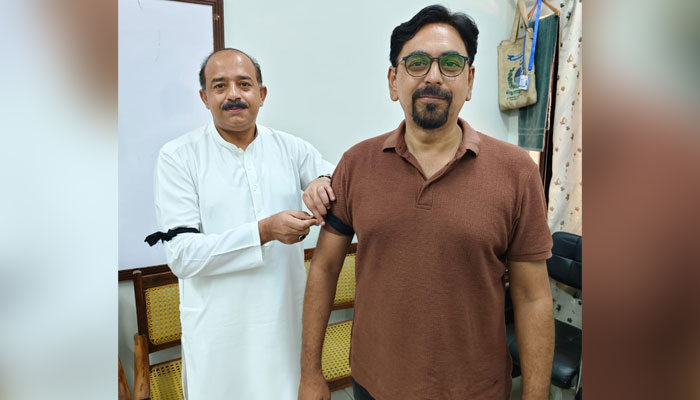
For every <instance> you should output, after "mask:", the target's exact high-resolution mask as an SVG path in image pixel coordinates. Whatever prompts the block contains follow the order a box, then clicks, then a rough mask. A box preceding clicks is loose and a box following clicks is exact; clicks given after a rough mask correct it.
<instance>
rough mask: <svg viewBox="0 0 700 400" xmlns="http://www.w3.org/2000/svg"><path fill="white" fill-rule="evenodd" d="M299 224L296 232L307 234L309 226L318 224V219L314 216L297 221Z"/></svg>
mask: <svg viewBox="0 0 700 400" xmlns="http://www.w3.org/2000/svg"><path fill="white" fill-rule="evenodd" d="M299 224H300V225H299V226H298V232H299V234H300V235H308V234H309V228H310V227H311V226H313V225H316V224H318V220H317V219H316V218H312V219H307V220H304V221H299Z"/></svg>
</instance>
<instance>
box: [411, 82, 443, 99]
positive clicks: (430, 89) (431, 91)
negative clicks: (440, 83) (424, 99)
mask: <svg viewBox="0 0 700 400" xmlns="http://www.w3.org/2000/svg"><path fill="white" fill-rule="evenodd" d="M421 96H435V97H439V98H441V99H444V100H447V101H451V100H452V93H450V92H448V91H447V90H440V88H438V87H437V86H426V87H424V88H422V89H416V91H415V92H413V96H412V97H413V101H416V99H418V98H419V97H421Z"/></svg>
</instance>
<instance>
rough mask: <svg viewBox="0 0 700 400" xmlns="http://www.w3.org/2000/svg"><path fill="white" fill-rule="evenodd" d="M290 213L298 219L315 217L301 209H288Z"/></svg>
mask: <svg viewBox="0 0 700 400" xmlns="http://www.w3.org/2000/svg"><path fill="white" fill-rule="evenodd" d="M288 213H289V215H291V216H292V217H294V218H296V219H300V220H307V219H309V218H313V216H311V215H309V213H307V212H306V211H300V210H289V211H288Z"/></svg>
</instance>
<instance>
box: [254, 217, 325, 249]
mask: <svg viewBox="0 0 700 400" xmlns="http://www.w3.org/2000/svg"><path fill="white" fill-rule="evenodd" d="M316 224H318V221H317V220H316V219H314V218H313V217H312V216H311V215H309V214H307V213H305V212H304V211H295V210H290V211H282V212H280V213H277V214H275V215H272V216H269V217H267V218H265V219H262V220H260V221H258V231H259V232H260V243H261V244H265V243H267V242H269V241H271V240H279V241H280V242H282V243H285V244H294V243H298V242H301V241H302V240H304V238H305V237H306V235H308V234H309V227H311V225H316Z"/></svg>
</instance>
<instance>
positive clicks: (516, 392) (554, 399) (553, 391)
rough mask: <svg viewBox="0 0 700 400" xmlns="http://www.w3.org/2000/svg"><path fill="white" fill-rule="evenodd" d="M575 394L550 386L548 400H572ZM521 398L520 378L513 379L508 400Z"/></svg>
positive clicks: (570, 390) (521, 386)
mask: <svg viewBox="0 0 700 400" xmlns="http://www.w3.org/2000/svg"><path fill="white" fill-rule="evenodd" d="M575 396H576V392H574V390H573V389H566V390H564V389H560V388H558V387H556V386H551V387H550V391H549V399H550V400H574V397H575ZM522 397H523V383H522V378H521V377H517V378H513V390H511V392H510V400H520V399H522Z"/></svg>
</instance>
